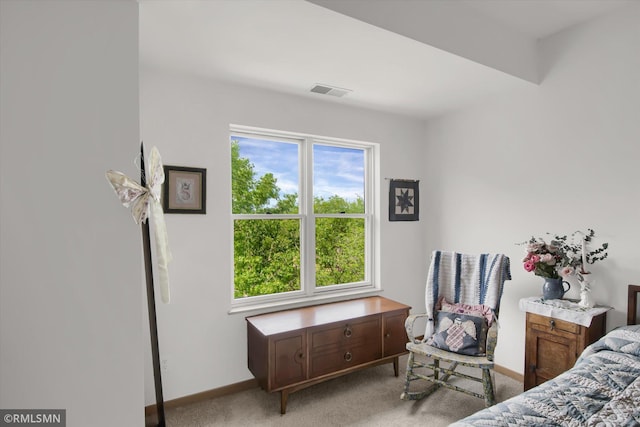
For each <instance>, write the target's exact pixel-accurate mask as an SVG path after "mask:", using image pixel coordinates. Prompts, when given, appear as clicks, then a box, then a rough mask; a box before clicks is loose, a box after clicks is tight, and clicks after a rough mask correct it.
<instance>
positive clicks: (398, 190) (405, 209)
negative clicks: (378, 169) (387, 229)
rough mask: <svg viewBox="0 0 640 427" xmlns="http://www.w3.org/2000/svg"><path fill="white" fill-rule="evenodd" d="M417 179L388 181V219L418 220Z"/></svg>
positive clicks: (418, 196) (418, 195)
mask: <svg viewBox="0 0 640 427" xmlns="http://www.w3.org/2000/svg"><path fill="white" fill-rule="evenodd" d="M418 183H419V181H415V180H404V179H392V180H391V181H390V183H389V221H418V220H419V214H420V191H419V188H418Z"/></svg>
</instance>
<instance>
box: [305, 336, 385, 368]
mask: <svg viewBox="0 0 640 427" xmlns="http://www.w3.org/2000/svg"><path fill="white" fill-rule="evenodd" d="M380 341H381V339H380V335H377V336H373V337H371V339H370V340H366V341H362V342H361V344H359V345H352V346H344V347H343V348H341V349H335V350H329V351H318V352H315V353H313V354H312V355H311V360H310V364H309V378H314V377H318V376H320V375H324V374H328V373H331V372H336V371H341V370H343V369H349V368H352V367H354V366H357V365H360V364H363V363H367V362H371V361H373V360H376V359H379V358H380V357H382V351H381V343H380Z"/></svg>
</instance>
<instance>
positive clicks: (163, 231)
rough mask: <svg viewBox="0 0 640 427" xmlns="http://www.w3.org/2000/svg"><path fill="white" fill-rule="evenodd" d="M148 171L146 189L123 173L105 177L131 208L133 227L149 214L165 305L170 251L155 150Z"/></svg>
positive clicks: (167, 297) (160, 178) (159, 160)
mask: <svg viewBox="0 0 640 427" xmlns="http://www.w3.org/2000/svg"><path fill="white" fill-rule="evenodd" d="M148 170H149V179H148V184H147V187H143V186H142V185H140V184H138V183H137V182H135V181H134V180H132V179H131V178H129V177H128V176H126V175H125V174H123V173H122V172H118V171H113V170H109V171H107V173H106V175H107V179H108V180H109V183H110V184H111V186H112V187H113V189H114V191H115V192H116V194H117V195H118V198H119V199H120V202H122V204H123V205H124V206H125V207H127V208H128V207H129V206H131V213H132V215H133V220H134V221H135V222H136V224H143V223H144V222H145V221H147V219H148V218H149V213H151V217H152V218H153V222H154V226H155V227H154V237H155V241H156V252H157V253H156V260H157V263H158V281H159V285H160V294H161V296H162V302H164V303H168V302H169V300H170V292H169V270H168V264H169V261H171V251H170V250H169V237H168V235H167V226H166V224H165V222H164V212H163V211H162V206H161V205H160V191H161V189H162V183H163V182H164V169H163V168H162V160H161V159H160V152H159V151H158V149H157V148H156V147H153V148H152V149H151V154H150V156H149V169H148Z"/></svg>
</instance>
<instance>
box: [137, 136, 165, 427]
mask: <svg viewBox="0 0 640 427" xmlns="http://www.w3.org/2000/svg"><path fill="white" fill-rule="evenodd" d="M140 185H142V186H143V187H146V186H147V179H146V176H145V170H144V145H143V144H140ZM142 247H143V248H142V249H143V251H144V270H145V276H146V279H147V308H148V311H149V329H150V331H149V332H150V335H151V357H152V359H153V378H154V382H155V389H156V409H157V413H158V426H159V427H165V418H164V398H163V397H162V374H161V372H160V350H159V345H158V322H157V320H156V297H155V292H154V289H153V268H152V265H151V237H150V233H149V219H148V218H147V221H145V222H143V223H142Z"/></svg>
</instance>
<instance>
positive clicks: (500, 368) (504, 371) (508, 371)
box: [493, 365, 524, 384]
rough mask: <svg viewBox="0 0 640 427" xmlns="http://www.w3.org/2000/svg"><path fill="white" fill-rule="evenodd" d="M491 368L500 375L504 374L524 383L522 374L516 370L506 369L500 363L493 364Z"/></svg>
mask: <svg viewBox="0 0 640 427" xmlns="http://www.w3.org/2000/svg"><path fill="white" fill-rule="evenodd" d="M493 369H494V370H495V371H496V372H498V373H500V374H502V375H505V376H507V377H509V378H512V379H514V380H516V381H518V382H521V383H523V384H524V375H522V374H519V373H517V372H516V371H512V370H511V369H507V368H505V367H504V366H500V365H495V366H494V368H493Z"/></svg>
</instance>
